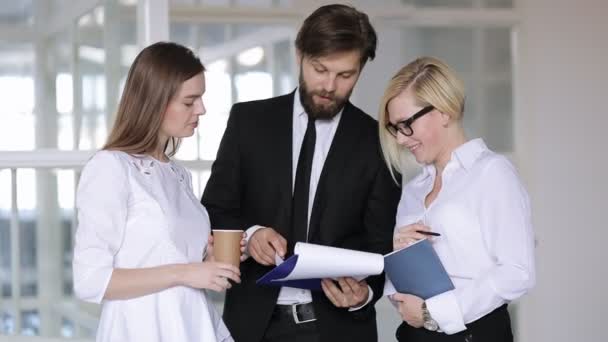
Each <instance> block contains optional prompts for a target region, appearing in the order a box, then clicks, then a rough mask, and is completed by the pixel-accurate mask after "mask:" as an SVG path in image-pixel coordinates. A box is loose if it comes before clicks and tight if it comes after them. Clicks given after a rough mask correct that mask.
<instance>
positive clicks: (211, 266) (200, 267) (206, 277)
mask: <svg viewBox="0 0 608 342" xmlns="http://www.w3.org/2000/svg"><path fill="white" fill-rule="evenodd" d="M179 278H180V279H181V281H180V284H181V285H184V286H188V287H192V288H195V289H209V290H213V291H217V292H220V291H224V290H226V289H229V288H231V287H232V284H230V282H229V281H228V280H232V281H234V282H235V283H240V282H241V271H240V270H239V269H238V268H237V267H235V266H233V265H230V264H226V263H223V262H216V261H204V262H195V263H190V264H184V265H181V272H180V276H179Z"/></svg>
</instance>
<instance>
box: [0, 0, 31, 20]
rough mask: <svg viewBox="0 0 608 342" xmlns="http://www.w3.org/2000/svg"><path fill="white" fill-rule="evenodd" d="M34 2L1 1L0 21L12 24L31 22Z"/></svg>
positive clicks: (25, 0)
mask: <svg viewBox="0 0 608 342" xmlns="http://www.w3.org/2000/svg"><path fill="white" fill-rule="evenodd" d="M33 13H34V4H33V1H32V0H19V1H3V2H2V10H1V11H0V23H3V24H6V25H10V26H14V25H24V26H25V25H32V24H33V17H32V16H33Z"/></svg>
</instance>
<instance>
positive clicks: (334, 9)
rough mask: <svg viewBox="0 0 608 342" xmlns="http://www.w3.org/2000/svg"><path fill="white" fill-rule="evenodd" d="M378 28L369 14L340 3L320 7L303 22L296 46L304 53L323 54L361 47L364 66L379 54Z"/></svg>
mask: <svg viewBox="0 0 608 342" xmlns="http://www.w3.org/2000/svg"><path fill="white" fill-rule="evenodd" d="M376 41H377V37H376V31H375V30H374V28H373V27H372V25H371V24H370V22H369V18H368V16H367V14H365V13H363V12H360V11H358V10H357V9H355V8H354V7H351V6H347V5H340V4H333V5H326V6H322V7H319V8H318V9H317V10H316V11H314V12H313V13H312V14H311V15H310V16H308V18H306V20H304V23H303V24H302V27H301V28H300V32H298V36H297V38H296V48H297V49H298V50H299V51H300V52H301V53H302V56H309V57H322V56H327V55H330V54H332V53H336V52H348V51H355V50H358V51H359V52H360V53H361V60H360V61H361V68H363V66H364V65H365V63H366V62H367V60H368V59H369V60H372V59H374V57H375V56H376Z"/></svg>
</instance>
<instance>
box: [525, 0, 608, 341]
mask: <svg viewBox="0 0 608 342" xmlns="http://www.w3.org/2000/svg"><path fill="white" fill-rule="evenodd" d="M516 3H517V4H518V5H519V6H518V7H519V8H518V13H521V15H522V20H521V25H519V27H518V33H517V39H518V53H517V56H518V58H517V60H516V63H517V69H516V75H517V77H516V81H517V86H516V89H517V92H516V95H517V101H516V131H518V132H521V134H518V141H517V145H518V146H517V150H518V151H519V152H518V153H519V154H520V157H521V158H520V170H521V172H522V174H523V176H524V178H525V181H526V184H527V185H528V189H529V191H530V195H531V200H532V215H533V222H534V228H535V231H536V236H537V238H538V246H537V248H536V255H537V283H536V284H537V285H536V288H535V289H534V290H533V291H532V293H531V294H530V295H529V296H527V297H526V298H525V299H524V300H523V301H522V303H521V304H522V305H521V306H520V310H518V316H519V327H520V329H519V330H520V331H519V336H518V337H519V339H518V340H519V341H520V342H534V341H553V342H570V341H608V331H607V330H606V322H605V321H606V310H607V308H608V295H607V294H606V289H607V288H608V272H606V269H607V267H606V260H608V249H607V248H606V241H608V229H607V225H606V211H607V210H606V209H607V203H608V200H607V199H606V196H607V194H608V182H607V181H606V170H607V169H608V158H606V156H607V155H608V154H607V152H606V147H607V146H608V144H607V143H606V127H608V111H607V109H606V89H607V86H606V80H608V68H607V66H606V61H608V44H606V39H605V38H601V37H605V33H606V32H608V21H606V13H608V2H606V1H605V0H580V1H565V0H558V1H556V0H521V1H516Z"/></svg>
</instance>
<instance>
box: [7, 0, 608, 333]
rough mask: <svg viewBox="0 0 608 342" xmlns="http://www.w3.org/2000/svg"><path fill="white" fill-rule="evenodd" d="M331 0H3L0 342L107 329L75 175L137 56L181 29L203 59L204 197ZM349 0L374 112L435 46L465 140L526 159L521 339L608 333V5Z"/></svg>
mask: <svg viewBox="0 0 608 342" xmlns="http://www.w3.org/2000/svg"><path fill="white" fill-rule="evenodd" d="M326 3H329V2H328V1H316V0H315V1H296V0H0V341H47V342H48V341H64V340H72V341H92V340H93V339H94V334H95V329H96V324H97V319H98V315H99V307H98V306H96V305H90V304H86V303H83V302H80V301H78V300H76V299H74V297H73V292H72V279H71V258H72V251H71V250H72V236H73V233H74V230H75V219H74V217H75V213H74V193H75V184H77V181H78V176H79V171H80V169H81V167H82V165H83V164H84V163H85V162H86V160H87V158H88V157H89V156H90V155H91V154H92V153H93V151H94V150H96V149H98V148H99V147H100V146H102V144H103V143H104V139H105V137H106V135H107V133H108V130H109V128H110V127H111V123H112V120H113V113H114V112H115V110H116V106H117V103H118V100H119V97H120V93H121V90H122V87H123V85H124V82H125V77H126V73H127V71H128V68H129V66H130V64H131V63H132V61H133V59H134V58H135V56H136V54H137V53H138V51H139V50H140V49H141V48H142V47H143V46H146V45H148V44H150V43H153V42H155V41H159V40H171V41H175V42H178V43H181V44H184V45H186V46H189V47H190V48H192V49H193V50H195V51H196V52H197V53H198V54H199V55H200V57H201V59H202V60H203V62H204V64H205V66H206V68H207V72H206V79H207V92H206V94H205V95H204V98H203V99H204V101H205V103H206V105H207V114H206V115H205V116H204V117H202V120H201V124H200V126H199V129H198V131H197V133H196V134H195V136H194V137H192V138H189V139H186V140H185V141H184V143H183V145H182V148H181V150H180V151H179V153H178V155H177V158H178V159H180V160H181V161H182V162H183V163H184V164H185V165H186V166H187V167H188V168H189V169H190V170H191V171H192V172H193V175H194V183H195V184H194V188H195V192H196V194H197V196H200V194H201V193H202V191H203V189H204V187H205V184H206V181H207V179H208V177H209V170H210V166H211V163H212V162H213V159H214V158H215V154H216V152H217V148H218V145H219V142H220V139H221V137H222V134H223V131H224V129H225V126H226V120H227V116H228V111H229V109H230V106H231V105H232V104H233V103H235V102H238V101H246V100H252V99H259V98H266V97H271V96H276V95H280V94H284V93H287V92H289V91H291V90H293V89H294V87H295V85H296V83H297V68H296V63H295V50H294V45H293V41H294V39H295V35H296V33H297V29H298V27H299V26H300V24H301V22H302V20H303V18H304V17H305V16H306V15H308V14H309V13H311V11H312V10H314V9H315V8H316V7H318V6H320V5H322V4H326ZM349 3H351V4H353V5H355V6H356V7H358V8H359V9H362V10H364V11H365V12H367V13H368V14H369V15H370V18H371V20H372V23H373V24H374V25H375V27H376V29H377V31H378V35H379V46H378V51H377V58H376V60H375V61H373V62H371V63H368V64H367V65H366V67H365V69H364V72H363V75H362V76H361V79H360V81H359V83H358V84H357V86H356V89H355V92H354V93H353V96H352V101H353V102H354V103H355V104H356V105H359V106H360V107H362V108H363V109H364V110H366V111H367V112H368V113H369V114H370V115H372V116H374V117H375V116H376V115H377V114H376V113H377V106H378V102H379V99H380V97H381V95H382V93H383V91H384V88H385V86H386V84H387V81H388V79H389V78H390V77H391V76H392V75H393V74H394V73H395V72H396V71H397V69H398V68H399V67H401V66H402V65H404V64H406V63H407V62H409V61H411V60H412V59H414V58H415V57H417V56H421V55H433V56H437V57H439V58H441V59H443V60H445V61H447V63H448V64H450V65H451V66H452V67H453V68H454V69H455V70H456V71H457V72H458V74H459V75H460V76H461V77H462V78H463V79H464V81H465V85H466V88H467V105H466V112H465V115H464V118H465V126H466V130H467V132H468V134H469V136H470V137H483V138H484V139H485V140H486V142H487V143H488V144H489V145H490V147H491V148H493V149H495V150H496V151H499V152H501V153H504V154H506V155H507V156H508V157H509V158H511V160H512V161H513V162H514V163H515V164H516V165H517V166H518V168H519V170H520V173H521V175H522V177H523V179H524V181H525V183H526V185H527V187H528V190H529V192H530V195H531V198H532V204H533V220H534V227H535V231H536V237H537V274H538V278H537V286H536V288H535V289H534V290H533V291H532V292H531V293H530V294H528V295H527V296H526V297H524V298H523V299H522V300H519V301H517V302H515V303H513V305H511V306H510V310H511V312H512V315H513V316H512V317H513V325H514V331H515V335H516V341H518V342H536V341H556V342H567V341H589V342H603V341H608V333H607V332H606V328H605V327H603V326H602V324H603V323H604V319H605V317H606V316H607V314H608V300H607V298H608V295H607V294H606V289H607V288H608V286H607V285H608V284H607V281H608V272H607V271H606V269H607V267H606V266H605V262H604V260H607V259H608V253H606V247H605V244H606V240H607V238H608V233H607V228H608V227H607V226H606V224H605V219H604V218H603V213H605V212H607V211H608V206H607V203H608V201H607V200H606V194H607V193H608V186H607V184H608V182H607V181H606V176H605V175H604V173H605V170H606V168H607V167H608V161H607V160H608V158H607V157H608V155H607V153H606V147H607V146H608V144H607V143H606V142H605V141H604V139H603V138H602V137H603V136H605V134H604V130H605V129H606V127H608V110H607V109H606V108H607V106H606V102H605V98H606V96H608V85H607V84H606V80H608V67H607V64H606V63H607V61H608V43H607V41H606V38H605V37H606V35H607V34H608V20H606V18H607V17H608V1H605V0H578V1H571V0H402V1H399V0H376V1H374V0H359V1H357V0H352V1H350V2H349ZM602 37H604V38H602ZM159 86H162V85H159ZM414 171H415V167H412V172H414ZM408 176H411V173H410V174H409V175H408ZM488 191H492V189H488ZM213 297H214V301H215V302H216V304H217V305H218V306H221V302H222V296H221V295H213ZM377 308H378V326H379V334H380V340H381V341H382V342H385V341H394V340H395V338H394V332H395V329H396V327H397V325H398V324H399V321H400V320H399V317H398V315H397V313H396V311H395V310H394V309H393V308H392V307H391V306H390V305H389V304H388V303H387V302H386V300H383V301H381V302H379V304H378V305H377Z"/></svg>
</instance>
